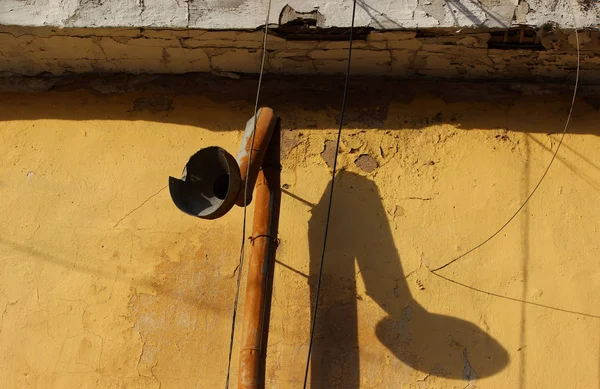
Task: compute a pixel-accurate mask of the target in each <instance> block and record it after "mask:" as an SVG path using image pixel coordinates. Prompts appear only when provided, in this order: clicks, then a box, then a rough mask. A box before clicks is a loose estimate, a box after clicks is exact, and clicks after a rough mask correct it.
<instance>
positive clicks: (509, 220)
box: [429, 6, 580, 273]
mask: <svg viewBox="0 0 600 389" xmlns="http://www.w3.org/2000/svg"><path fill="white" fill-rule="evenodd" d="M570 8H571V13H572V14H573V22H574V23H575V40H576V44H577V72H576V76H575V86H574V88H573V98H572V99H571V108H570V109H569V115H568V116H567V122H566V123H565V127H564V128H563V131H562V135H561V137H560V141H559V142H558V146H557V147H556V150H555V151H554V154H552V158H551V159H550V163H548V166H547V167H546V170H544V173H543V174H542V176H541V177H540V179H539V181H538V182H537V184H536V185H535V187H534V188H533V190H532V191H531V193H529V196H527V198H526V199H525V201H524V202H523V204H521V206H520V207H519V208H517V210H516V211H515V213H513V214H512V216H511V217H509V218H508V220H507V221H506V222H505V223H504V224H503V225H502V226H501V227H500V228H499V229H498V230H497V231H496V232H494V233H493V234H492V235H490V236H489V237H488V238H487V239H485V240H484V241H483V242H481V243H479V244H478V245H477V246H475V247H473V248H471V249H469V250H468V251H466V252H464V253H462V254H461V255H459V256H458V257H456V258H454V259H453V260H451V261H449V262H446V263H445V264H444V265H442V266H439V267H436V268H435V269H429V271H430V272H432V273H435V272H437V271H439V270H442V269H444V268H446V267H448V266H450V265H452V264H453V263H454V262H456V261H458V260H459V259H461V258H464V257H466V256H467V255H469V254H471V253H472V252H473V251H475V250H477V249H479V248H480V247H481V246H483V245H485V244H486V243H487V242H489V241H490V240H492V239H494V238H495V237H496V235H498V234H499V233H500V232H502V231H503V230H504V229H505V228H506V227H507V226H508V225H509V224H510V223H511V222H512V221H513V219H514V218H515V217H516V216H517V215H518V214H519V213H520V212H521V211H522V210H523V208H525V206H526V205H527V203H528V202H529V200H530V199H531V198H532V197H533V195H534V194H535V192H536V191H537V190H538V188H539V187H540V185H541V184H542V182H543V181H544V179H545V178H546V175H547V174H548V171H549V170H550V168H551V167H552V164H553V163H554V160H555V159H556V156H557V154H558V150H560V146H561V145H562V143H563V140H564V139H565V134H566V133H567V128H568V127H569V123H570V122H571V116H572V114H573V107H574V106H575V98H576V97H577V89H578V88H579V70H580V63H579V62H580V58H579V57H580V53H579V34H578V30H577V19H576V18H575V11H574V10H573V6H571V7H570Z"/></svg>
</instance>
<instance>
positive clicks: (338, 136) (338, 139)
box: [302, 0, 356, 389]
mask: <svg viewBox="0 0 600 389" xmlns="http://www.w3.org/2000/svg"><path fill="white" fill-rule="evenodd" d="M355 16H356V0H354V1H353V5H352V22H351V23H350V39H349V43H350V44H349V47H348V68H347V69H346V80H345V82H344V95H343V98H342V109H341V111H340V127H339V129H338V133H337V140H336V142H335V153H334V157H333V173H332V174H331V188H330V190H329V203H328V204H327V218H326V219H325V233H324V235H323V251H322V252H321V261H320V263H319V278H318V281H317V291H316V294H315V307H314V308H313V314H312V325H311V328H310V340H309V343H308V355H307V357H306V369H305V371H304V385H303V386H302V387H303V388H304V389H306V384H307V382H308V369H309V366H310V356H311V353H312V347H313V339H314V337H315V328H316V323H317V311H318V308H319V296H320V294H321V280H322V278H323V263H324V260H325V248H326V246H327V234H328V232H329V220H330V218H331V205H332V202H333V187H334V180H335V173H336V169H337V157H338V152H339V149H340V140H341V138H342V127H343V126H344V112H345V111H346V98H347V96H348V81H349V79H350V61H351V60H352V39H353V37H354V35H353V33H354V18H355Z"/></svg>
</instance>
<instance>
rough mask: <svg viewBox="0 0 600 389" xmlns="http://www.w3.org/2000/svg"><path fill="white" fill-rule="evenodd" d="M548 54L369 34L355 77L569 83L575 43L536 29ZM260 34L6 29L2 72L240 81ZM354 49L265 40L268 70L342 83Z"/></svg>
mask: <svg viewBox="0 0 600 389" xmlns="http://www.w3.org/2000/svg"><path fill="white" fill-rule="evenodd" d="M538 35H539V36H540V43H541V47H542V48H543V50H537V51H536V50H533V51H532V50H517V49H510V50H501V49H496V48H489V47H488V43H489V41H490V32H485V31H480V30H460V31H457V30H448V29H446V30H443V29H442V30H436V31H435V32H431V33H429V34H422V33H419V32H415V31H395V32H391V31H390V32H372V33H370V34H369V35H368V36H367V39H366V40H361V41H356V42H355V44H354V50H353V58H352V73H353V74H354V75H384V76H398V77H440V78H451V79H480V78H481V79H483V78H487V79H494V78H495V79H503V78H504V79H509V78H510V79H554V80H559V81H563V80H571V79H572V78H573V76H574V71H575V68H576V63H577V54H576V49H575V34H574V33H573V32H569V31H565V30H560V29H550V30H543V29H541V30H538ZM579 39H580V45H581V46H580V47H581V68H582V74H581V76H582V80H583V81H585V82H594V83H598V82H600V72H598V70H597V69H598V66H599V64H600V34H599V33H598V32H596V31H583V32H580V33H579ZM261 40H262V33H261V32H260V31H255V32H249V31H204V30H164V29H128V28H123V29H116V28H115V29H112V28H110V29H103V28H100V29H77V28H74V29H68V28H67V29H54V28H48V27H45V28H26V27H0V53H1V59H0V71H1V72H4V75H5V76H10V75H37V74H42V73H50V74H53V75H60V74H70V73H88V72H101V73H111V72H126V73H133V74H140V73H188V72H207V73H213V74H215V75H220V76H226V77H231V78H237V77H238V76H239V74H242V73H257V72H258V71H259V66H260V55H261V50H260V47H261V45H262V42H261ZM347 46H348V43H347V42H328V41H289V40H285V39H283V38H281V37H278V36H275V35H270V36H269V37H268V43H267V48H268V55H267V61H266V67H265V69H266V71H267V72H269V73H280V74H313V75H318V74H341V73H343V72H345V70H346V65H345V61H346V58H347Z"/></svg>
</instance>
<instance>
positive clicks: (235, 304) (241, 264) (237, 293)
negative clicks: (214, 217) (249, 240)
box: [225, 0, 271, 389]
mask: <svg viewBox="0 0 600 389" xmlns="http://www.w3.org/2000/svg"><path fill="white" fill-rule="evenodd" d="M270 13H271V0H269V3H268V6H267V16H266V18H265V30H264V31H265V32H264V35H263V44H262V58H261V61H260V72H259V75H258V86H257V88H256V100H255V102H254V129H253V130H252V137H251V139H252V140H251V141H250V154H249V156H248V167H247V169H246V177H248V176H249V174H250V165H251V162H252V151H253V150H254V138H255V134H256V122H257V119H258V118H257V115H258V103H259V100H260V89H261V86H262V79H263V72H264V69H265V57H266V53H267V34H268V31H269V14H270ZM247 201H248V180H247V179H246V182H245V185H244V219H243V222H242V244H241V247H240V262H239V264H238V276H237V281H236V288H235V298H234V300H233V313H232V317H231V337H230V340H229V356H228V358H227V377H226V379H225V389H228V388H229V377H230V374H231V356H232V354H233V341H234V338H235V321H236V316H237V307H238V301H239V298H240V284H241V281H242V269H243V268H244V250H245V247H246V221H247V212H246V210H247V206H248V203H247Z"/></svg>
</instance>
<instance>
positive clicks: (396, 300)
mask: <svg viewBox="0 0 600 389" xmlns="http://www.w3.org/2000/svg"><path fill="white" fill-rule="evenodd" d="M330 185H331V183H330V184H329V185H328V187H327V189H326V190H325V191H324V192H323V196H322V197H321V200H320V201H319V203H318V204H317V205H316V206H315V208H314V209H313V211H312V212H313V214H312V217H311V219H310V222H309V245H310V277H309V283H310V285H311V305H312V306H314V296H315V290H316V289H315V287H316V282H317V277H318V270H319V261H320V258H321V250H322V247H323V233H324V225H325V218H326V215H327V203H328V196H329V190H330ZM355 260H356V262H357V264H358V268H359V272H358V273H359V274H360V275H361V276H362V278H363V281H364V283H365V287H366V293H367V295H368V296H369V297H370V298H371V299H372V300H373V301H374V302H376V303H377V304H378V305H379V306H380V307H381V308H382V309H383V310H385V312H386V313H387V317H385V318H384V319H383V320H381V321H379V322H378V323H377V325H376V327H375V332H376V335H377V338H378V339H379V341H380V342H381V343H382V344H383V345H384V346H385V347H386V348H387V349H388V350H390V351H391V352H392V353H393V354H394V355H395V356H396V358H398V359H399V360H401V361H402V362H403V363H405V364H406V365H408V366H410V367H411V368H413V369H416V370H419V371H422V372H425V373H428V374H431V375H435V376H442V377H447V378H454V379H465V380H467V381H471V380H474V379H475V378H477V377H485V376H490V375H493V374H495V373H497V372H499V371H501V370H502V369H503V368H504V367H505V366H506V365H507V364H508V362H509V356H508V354H507V352H506V350H505V349H504V348H503V347H502V346H501V345H500V344H499V343H498V342H497V341H496V340H495V339H493V338H492V337H491V336H489V335H488V334H486V333H485V332H484V331H483V330H482V329H480V328H479V327H477V326H476V325H475V324H473V323H470V322H467V321H464V320H461V319H458V318H455V317H450V316H445V315H438V314H433V313H430V312H428V311H427V310H426V309H425V308H423V307H422V306H421V305H419V303H417V302H416V301H415V300H414V299H413V298H412V296H411V293H410V290H409V288H408V285H407V283H406V278H405V274H404V273H403V271H402V267H401V263H400V257H399V254H398V251H397V249H396V246H395V244H394V240H393V237H392V232H391V229H390V225H389V222H388V219H387V216H386V213H385V210H384V208H383V204H382V203H381V197H380V194H379V190H378V188H377V185H376V184H375V183H374V182H373V181H371V180H370V179H368V178H366V177H363V176H360V175H358V174H355V173H351V172H348V171H340V172H339V173H338V174H337V175H336V179H335V192H334V201H333V208H332V213H331V224H330V229H329V237H328V242H327V251H326V258H325V265H324V266H325V267H324V273H323V283H322V289H321V300H320V302H319V312H318V317H317V325H316V332H315V338H314V346H313V353H312V364H311V388H339V387H343V388H348V389H353V388H358V387H359V385H360V350H359V344H358V314H357V308H358V307H357V304H358V300H357V297H358V296H357V291H356V274H355Z"/></svg>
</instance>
